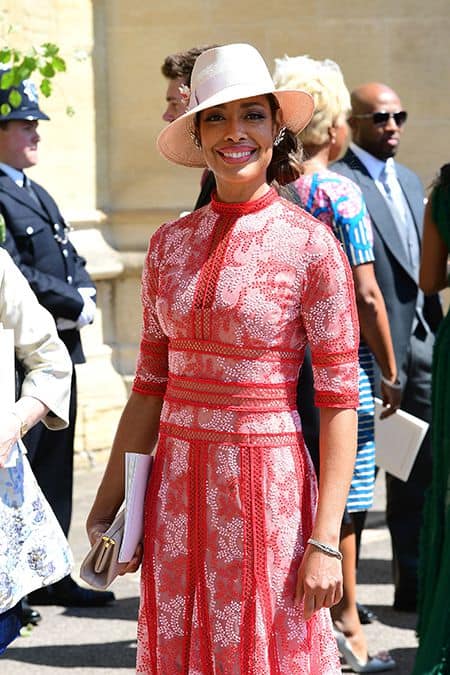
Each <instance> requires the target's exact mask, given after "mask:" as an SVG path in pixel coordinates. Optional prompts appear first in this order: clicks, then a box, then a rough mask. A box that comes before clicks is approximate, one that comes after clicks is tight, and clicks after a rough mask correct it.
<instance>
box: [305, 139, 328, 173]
mask: <svg viewBox="0 0 450 675" xmlns="http://www.w3.org/2000/svg"><path fill="white" fill-rule="evenodd" d="M303 150H304V153H305V157H306V159H304V160H303V172H304V173H316V171H323V170H324V169H326V168H327V167H328V161H329V157H330V144H329V143H324V144H323V145H306V146H305V147H304V148H303Z"/></svg>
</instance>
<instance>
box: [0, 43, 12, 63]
mask: <svg viewBox="0 0 450 675" xmlns="http://www.w3.org/2000/svg"><path fill="white" fill-rule="evenodd" d="M10 61H11V50H10V49H9V47H4V48H3V49H1V50H0V63H9V62H10Z"/></svg>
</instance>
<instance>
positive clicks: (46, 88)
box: [39, 78, 52, 98]
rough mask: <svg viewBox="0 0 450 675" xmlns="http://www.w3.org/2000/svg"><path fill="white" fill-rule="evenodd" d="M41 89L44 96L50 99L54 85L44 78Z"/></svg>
mask: <svg viewBox="0 0 450 675" xmlns="http://www.w3.org/2000/svg"><path fill="white" fill-rule="evenodd" d="M39 89H40V90H41V92H42V93H43V94H44V96H45V97H46V98H48V97H49V96H50V94H51V93H52V83H51V82H50V80H48V79H47V78H44V79H43V80H42V82H41V84H40V85H39Z"/></svg>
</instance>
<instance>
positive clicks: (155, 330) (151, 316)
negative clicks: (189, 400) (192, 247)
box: [133, 232, 168, 396]
mask: <svg viewBox="0 0 450 675" xmlns="http://www.w3.org/2000/svg"><path fill="white" fill-rule="evenodd" d="M158 234H159V233H158V232H157V233H156V234H155V235H154V236H153V237H152V239H151V241H150V246H149V249H148V252H147V257H146V260H145V264H144V270H143V273H142V285H141V301H142V333H141V342H140V347H139V354H138V358H137V364H136V374H135V378H134V382H133V391H135V392H137V393H139V394H144V395H147V396H164V393H165V391H166V386H167V377H168V339H167V336H166V335H165V334H164V332H163V330H162V328H161V325H160V322H159V320H158V314H157V298H158V287H159V283H158V266H159V262H160V260H161V255H162V253H161V248H160V246H159V245H158V244H159V236H158Z"/></svg>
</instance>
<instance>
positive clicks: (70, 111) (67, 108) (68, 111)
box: [66, 105, 75, 117]
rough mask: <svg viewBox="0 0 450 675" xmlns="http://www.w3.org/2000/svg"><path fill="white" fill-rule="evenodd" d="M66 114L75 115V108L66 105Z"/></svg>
mask: <svg viewBox="0 0 450 675" xmlns="http://www.w3.org/2000/svg"><path fill="white" fill-rule="evenodd" d="M66 115H67V116H68V117H73V116H74V115H75V108H73V107H72V106H71V105H68V106H67V107H66Z"/></svg>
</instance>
